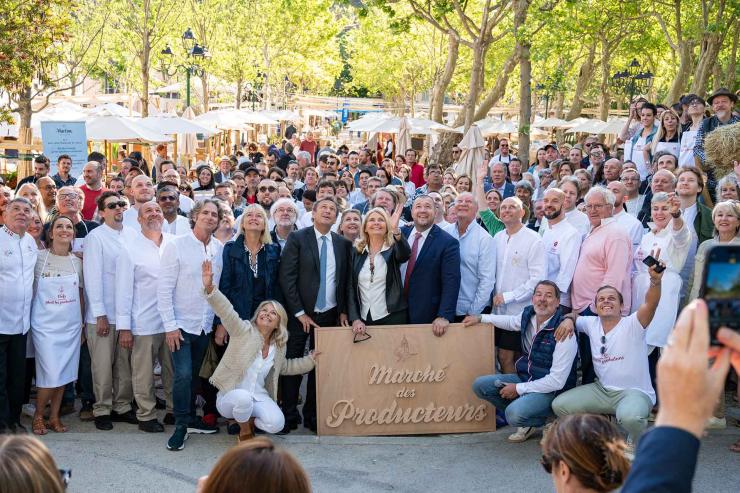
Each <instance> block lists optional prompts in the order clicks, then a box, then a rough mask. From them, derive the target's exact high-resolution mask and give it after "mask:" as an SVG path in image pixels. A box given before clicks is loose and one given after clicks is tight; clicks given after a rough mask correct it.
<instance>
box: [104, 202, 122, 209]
mask: <svg viewBox="0 0 740 493" xmlns="http://www.w3.org/2000/svg"><path fill="white" fill-rule="evenodd" d="M119 207H120V208H121V209H123V208H124V207H126V201H125V200H121V201H119V202H111V203H109V204H106V205H105V208H106V209H108V210H109V211H112V210H113V209H116V208H119Z"/></svg>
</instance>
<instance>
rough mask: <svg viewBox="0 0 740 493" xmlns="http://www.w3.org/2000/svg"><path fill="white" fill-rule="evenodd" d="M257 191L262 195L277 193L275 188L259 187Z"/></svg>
mask: <svg viewBox="0 0 740 493" xmlns="http://www.w3.org/2000/svg"><path fill="white" fill-rule="evenodd" d="M257 190H259V191H260V192H262V193H265V192H270V193H274V192H277V187H259V188H258V189H257Z"/></svg>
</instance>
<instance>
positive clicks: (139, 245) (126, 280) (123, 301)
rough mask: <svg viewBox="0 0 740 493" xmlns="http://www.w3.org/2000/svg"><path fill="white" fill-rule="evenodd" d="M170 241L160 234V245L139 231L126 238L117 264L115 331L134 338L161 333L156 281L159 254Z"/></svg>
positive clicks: (159, 260) (167, 236) (162, 326)
mask: <svg viewBox="0 0 740 493" xmlns="http://www.w3.org/2000/svg"><path fill="white" fill-rule="evenodd" d="M172 238H174V237H173V236H172V235H170V234H167V233H162V243H161V244H160V245H159V246H157V244H156V243H154V242H153V241H152V240H150V239H149V238H147V237H146V236H144V235H143V234H142V233H139V232H137V233H135V234H132V235H130V236H129V237H128V238H127V239H126V242H125V245H124V246H123V248H121V251H120V254H119V255H118V260H117V261H116V270H117V271H118V275H117V276H116V330H130V331H131V333H132V334H133V335H135V336H148V335H153V334H161V333H162V332H164V325H163V324H162V316H161V315H160V314H159V310H158V309H157V282H158V281H159V274H160V264H161V260H162V253H163V252H164V249H165V247H166V246H167V244H168V243H169V242H170V241H172Z"/></svg>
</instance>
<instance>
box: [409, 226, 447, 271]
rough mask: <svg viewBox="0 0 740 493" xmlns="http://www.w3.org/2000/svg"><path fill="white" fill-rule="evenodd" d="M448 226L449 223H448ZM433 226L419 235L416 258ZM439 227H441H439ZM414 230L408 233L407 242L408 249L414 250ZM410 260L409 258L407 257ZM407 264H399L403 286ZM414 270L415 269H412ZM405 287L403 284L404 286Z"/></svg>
mask: <svg viewBox="0 0 740 493" xmlns="http://www.w3.org/2000/svg"><path fill="white" fill-rule="evenodd" d="M448 224H449V223H448ZM433 227H434V226H432V227H431V228H427V229H426V231H423V232H422V233H421V237H420V238H419V245H418V246H417V247H416V258H417V259H418V258H419V254H420V253H421V249H422V248H424V242H425V241H427V236H429V232H430V231H431V230H432V228H433ZM440 227H441V226H440ZM416 233H417V231H416V228H415V227H414V228H412V229H411V233H409V237H408V242H409V249H413V248H414V238H415V237H416ZM409 258H410V257H409ZM408 265H409V263H408V262H404V263H403V264H401V283H402V284H404V282H405V281H406V268H407V267H408ZM414 268H416V267H414ZM404 285H405V284H404Z"/></svg>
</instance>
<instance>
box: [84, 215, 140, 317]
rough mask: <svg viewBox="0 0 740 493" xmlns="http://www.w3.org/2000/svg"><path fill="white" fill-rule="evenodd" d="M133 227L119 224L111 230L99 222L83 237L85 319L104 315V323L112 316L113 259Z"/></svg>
mask: <svg viewBox="0 0 740 493" xmlns="http://www.w3.org/2000/svg"><path fill="white" fill-rule="evenodd" d="M134 234H135V231H132V230H131V229H130V228H127V227H125V226H124V227H123V228H122V229H121V230H120V231H118V230H115V229H113V228H111V227H110V226H108V225H107V224H105V223H103V224H101V225H100V226H99V227H97V228H95V229H93V230H92V231H90V233H89V234H88V235H87V236H86V237H85V255H84V256H83V257H82V267H83V268H82V274H83V276H84V279H85V298H86V304H85V321H86V322H87V323H89V324H94V323H97V318H98V317H102V316H103V315H105V316H106V317H108V323H110V324H114V323H115V318H116V260H117V259H118V254H119V253H120V251H121V245H123V244H124V243H125V242H126V240H125V239H124V238H126V239H127V238H130V237H132V236H134Z"/></svg>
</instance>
